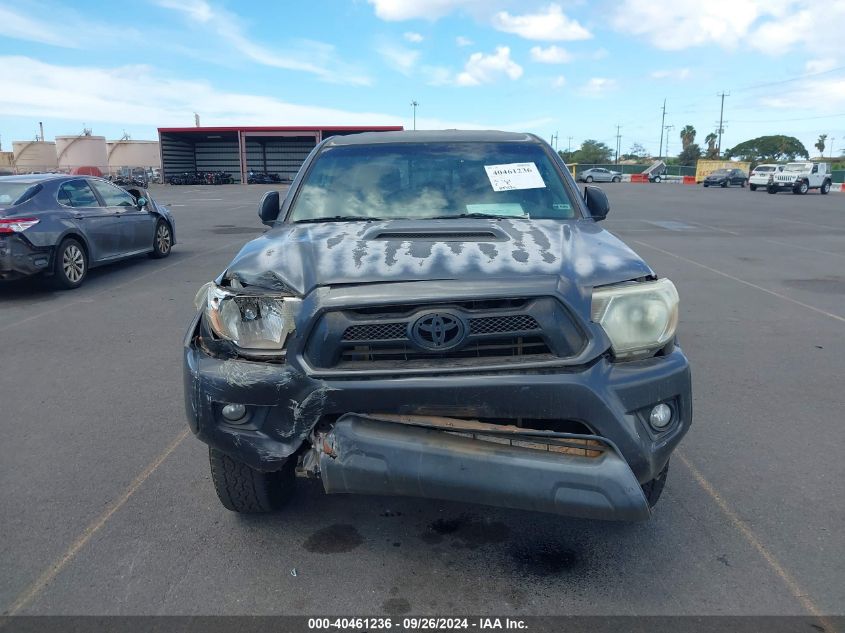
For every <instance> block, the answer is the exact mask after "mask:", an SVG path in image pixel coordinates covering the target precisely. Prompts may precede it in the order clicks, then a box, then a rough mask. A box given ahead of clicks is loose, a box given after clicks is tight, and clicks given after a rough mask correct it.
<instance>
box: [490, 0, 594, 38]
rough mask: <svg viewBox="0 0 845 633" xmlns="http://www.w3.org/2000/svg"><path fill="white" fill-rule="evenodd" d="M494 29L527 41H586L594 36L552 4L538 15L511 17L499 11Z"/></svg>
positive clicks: (495, 18)
mask: <svg viewBox="0 0 845 633" xmlns="http://www.w3.org/2000/svg"><path fill="white" fill-rule="evenodd" d="M492 23H493V28H495V29H498V30H499V31H504V32H505V33H514V34H515V35H519V36H520V37H523V38H525V39H527V40H540V41H549V42H551V41H565V40H586V39H590V38H591V37H592V34H591V33H590V32H589V31H588V30H587V29H585V28H584V27H583V26H581V24H579V23H578V22H577V21H576V20H573V19H572V18H569V17H567V16H566V15H565V14H564V13H563V10H562V9H561V8H560V5H559V4H550V5H548V6H547V7H546V8H545V9H544V10H542V11H540V12H538V13H526V14H524V15H511V14H510V13H508V12H507V11H499V12H498V13H496V14H495V15H494V16H493V21H492Z"/></svg>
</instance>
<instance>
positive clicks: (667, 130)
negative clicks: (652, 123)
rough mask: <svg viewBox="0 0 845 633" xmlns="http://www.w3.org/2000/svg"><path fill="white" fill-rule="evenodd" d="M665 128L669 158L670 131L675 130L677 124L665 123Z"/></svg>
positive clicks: (667, 156)
mask: <svg viewBox="0 0 845 633" xmlns="http://www.w3.org/2000/svg"><path fill="white" fill-rule="evenodd" d="M663 129H665V130H666V158H667V159H668V158H669V132H671V131H672V130H674V129H675V126H674V125H672V124H671V123H670V124H669V125H664V126H663ZM658 158H659V157H658Z"/></svg>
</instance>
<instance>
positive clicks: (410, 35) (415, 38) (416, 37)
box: [402, 31, 425, 44]
mask: <svg viewBox="0 0 845 633" xmlns="http://www.w3.org/2000/svg"><path fill="white" fill-rule="evenodd" d="M402 37H404V38H405V39H406V40H407V41H409V42H411V43H412V44H419V43H420V42H422V41H423V40H424V39H425V38H424V37H423V36H422V35H420V34H419V33H415V32H414V31H405V34H404V35H403V36H402Z"/></svg>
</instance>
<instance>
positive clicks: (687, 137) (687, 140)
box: [681, 125, 696, 149]
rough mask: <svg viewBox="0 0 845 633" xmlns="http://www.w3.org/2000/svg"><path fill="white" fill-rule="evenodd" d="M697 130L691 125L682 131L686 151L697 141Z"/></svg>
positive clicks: (682, 141)
mask: <svg viewBox="0 0 845 633" xmlns="http://www.w3.org/2000/svg"><path fill="white" fill-rule="evenodd" d="M695 134H696V132H695V128H694V127H693V126H691V125H685V126H684V128H683V129H682V130H681V146H682V147H683V149H686V148H687V147H689V146H690V145H692V144H693V142H694V141H695Z"/></svg>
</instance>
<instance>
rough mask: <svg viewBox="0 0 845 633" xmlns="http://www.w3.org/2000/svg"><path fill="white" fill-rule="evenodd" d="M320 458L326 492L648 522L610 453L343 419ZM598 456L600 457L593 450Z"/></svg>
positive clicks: (637, 491) (629, 477) (636, 490)
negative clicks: (546, 448) (328, 450)
mask: <svg viewBox="0 0 845 633" xmlns="http://www.w3.org/2000/svg"><path fill="white" fill-rule="evenodd" d="M327 442H329V443H330V445H331V453H322V454H321V457H320V474H321V477H322V480H323V486H324V488H325V490H326V492H327V493H330V494H331V493H355V494H378V495H397V496H407V497H423V498H428V499H445V500H449V501H462V502H470V503H481V504H486V505H493V506H499V507H505V508H516V509H521V510H534V511H539V512H548V513H554V514H562V515H565V516H575V517H581V518H587V519H613V520H624V521H637V520H643V519H647V518H648V517H649V515H650V510H649V506H648V503H647V501H646V499H645V496H644V494H643V491H642V488H641V487H640V485H639V483H638V482H637V480H636V479H635V478H634V474H633V473H632V472H631V469H630V468H629V467H628V464H626V463H625V460H624V459H622V457H621V456H620V455H619V454H618V452H616V451H615V450H614V449H613V447H610V446H608V447H607V450H604V451H602V452H601V453H600V455H597V456H593V457H582V456H573V455H569V454H563V453H560V452H551V451H538V450H536V449H532V448H526V447H524V446H518V445H517V446H513V445H507V444H504V445H503V444H501V443H492V442H489V441H479V440H477V439H472V438H470V437H465V436H460V435H455V434H451V433H444V432H442V431H438V430H434V429H429V428H420V427H403V426H402V425H400V424H396V423H392V422H386V421H381V420H378V419H374V418H372V417H369V416H361V415H358V414H348V415H345V416H343V417H342V418H340V419H339V420H338V421H337V423H336V424H335V425H334V428H333V429H332V431H331V433H330V435H329V436H328V439H327ZM597 452H598V451H597Z"/></svg>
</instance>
